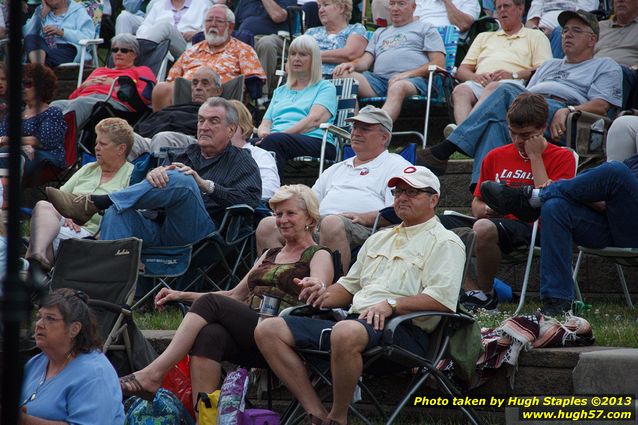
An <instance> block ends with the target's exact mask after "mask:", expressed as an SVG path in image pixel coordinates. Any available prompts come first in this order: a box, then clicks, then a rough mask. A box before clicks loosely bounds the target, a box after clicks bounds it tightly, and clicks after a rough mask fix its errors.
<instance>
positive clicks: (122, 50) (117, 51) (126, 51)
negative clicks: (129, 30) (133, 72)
mask: <svg viewBox="0 0 638 425" xmlns="http://www.w3.org/2000/svg"><path fill="white" fill-rule="evenodd" d="M132 51H133V49H127V48H126V47H111V52H113V53H119V52H122V53H124V54H127V53H131V52H132Z"/></svg>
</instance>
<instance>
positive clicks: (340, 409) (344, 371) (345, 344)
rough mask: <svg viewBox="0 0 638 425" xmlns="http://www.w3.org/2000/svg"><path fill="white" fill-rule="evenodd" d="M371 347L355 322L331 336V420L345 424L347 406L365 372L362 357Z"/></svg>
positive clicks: (344, 323)
mask: <svg viewBox="0 0 638 425" xmlns="http://www.w3.org/2000/svg"><path fill="white" fill-rule="evenodd" d="M367 344H368V332H366V329H365V327H364V326H363V325H362V324H361V323H359V322H356V321H354V320H343V321H341V322H339V323H337V324H336V325H335V326H334V328H332V333H331V335H330V347H331V350H332V352H331V355H330V368H331V370H332V398H333V402H332V410H331V411H330V414H328V418H329V419H332V420H335V421H337V422H339V423H340V424H345V423H346V422H347V421H348V406H349V405H350V401H351V400H352V395H353V394H354V389H355V386H356V385H357V381H358V380H359V377H360V376H361V372H362V369H363V358H362V357H361V353H363V350H365V347H366V345H367Z"/></svg>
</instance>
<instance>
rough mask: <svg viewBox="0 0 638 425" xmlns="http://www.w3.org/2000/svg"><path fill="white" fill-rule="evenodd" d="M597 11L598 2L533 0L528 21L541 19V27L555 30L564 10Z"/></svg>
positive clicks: (539, 24)
mask: <svg viewBox="0 0 638 425" xmlns="http://www.w3.org/2000/svg"><path fill="white" fill-rule="evenodd" d="M578 9H583V10H587V11H590V10H596V9H598V0H532V3H531V4H530V6H529V11H528V12H527V19H532V18H540V22H539V23H538V26H539V27H542V28H548V29H552V30H553V29H554V28H556V27H557V26H559V25H558V15H560V14H561V12H562V11H564V10H578Z"/></svg>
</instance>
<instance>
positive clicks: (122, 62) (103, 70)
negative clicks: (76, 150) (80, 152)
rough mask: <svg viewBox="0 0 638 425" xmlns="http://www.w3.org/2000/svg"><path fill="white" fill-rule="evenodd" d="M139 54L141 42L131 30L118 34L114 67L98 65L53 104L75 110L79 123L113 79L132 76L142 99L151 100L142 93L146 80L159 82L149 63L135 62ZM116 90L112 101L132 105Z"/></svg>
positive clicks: (123, 107) (116, 104)
mask: <svg viewBox="0 0 638 425" xmlns="http://www.w3.org/2000/svg"><path fill="white" fill-rule="evenodd" d="M139 54H140V45H139V43H138V41H137V39H136V38H135V36H133V35H131V34H119V35H116V36H115V37H113V38H112V39H111V57H112V58H113V66H114V68H107V67H100V68H96V69H95V70H94V71H93V72H92V73H91V75H89V76H88V78H87V79H86V80H85V81H84V82H83V83H82V84H81V85H80V87H78V88H77V89H75V91H73V93H71V94H70V95H69V99H68V100H56V101H55V102H52V103H51V105H52V106H57V107H58V108H60V109H62V112H64V113H65V114H66V113H68V112H71V111H73V112H75V122H76V124H77V126H78V127H79V126H80V125H81V124H82V123H84V122H85V121H86V120H87V119H88V118H89V117H90V116H91V111H92V110H93V106H95V104H96V103H97V102H99V101H102V100H105V99H106V98H107V95H108V93H109V90H110V88H111V84H112V83H113V80H114V79H116V78H118V77H123V76H125V77H130V78H131V79H132V80H133V81H135V84H136V86H137V92H138V93H139V95H140V97H141V98H142V100H143V101H144V102H145V103H147V104H149V103H150V99H146V98H145V97H144V96H143V95H142V93H143V92H144V88H145V87H146V84H147V83H146V80H150V81H152V82H153V83H155V82H156V79H155V75H154V74H153V71H151V69H150V68H149V67H147V66H135V61H136V59H137V58H138V56H139ZM115 88H116V90H115V91H114V92H113V97H112V98H111V100H110V101H109V103H110V104H111V105H112V106H113V107H114V108H115V109H119V110H121V111H128V110H130V109H132V108H131V107H130V105H129V104H128V103H126V102H125V101H124V100H122V99H120V98H119V97H118V95H117V84H116V87H115Z"/></svg>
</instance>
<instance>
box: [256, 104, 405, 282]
mask: <svg viewBox="0 0 638 425" xmlns="http://www.w3.org/2000/svg"><path fill="white" fill-rule="evenodd" d="M350 121H352V122H353V128H352V134H351V145H352V149H353V150H354V152H355V156H354V157H352V158H348V159H346V160H345V161H342V162H340V163H338V164H335V165H333V166H332V167H330V168H328V169H327V170H326V171H325V172H324V173H323V174H322V175H321V176H320V177H319V179H318V180H317V182H316V183H315V184H314V186H313V187H312V189H313V190H314V191H315V193H316V194H317V197H318V198H319V213H320V214H321V217H322V219H321V224H320V226H319V242H320V243H321V244H322V245H324V246H326V247H328V248H330V249H332V250H333V251H339V252H340V253H341V262H342V265H343V271H344V272H346V271H347V270H348V268H349V266H350V260H351V254H350V251H351V250H352V249H354V248H356V247H358V246H360V245H361V244H362V243H363V242H364V241H365V240H366V239H367V238H368V236H370V233H371V228H372V225H373V224H374V220H375V218H376V217H377V213H378V211H379V210H381V209H383V208H385V207H388V206H390V205H392V202H393V198H392V194H391V193H390V190H389V189H388V187H387V184H388V180H390V178H391V177H392V176H394V175H396V174H397V173H398V172H399V171H400V170H402V169H404V168H405V167H407V166H409V165H410V163H409V162H408V161H406V160H405V159H403V158H402V157H401V156H399V155H397V154H393V153H389V152H388V145H389V144H390V138H391V137H392V120H391V119H390V116H389V115H388V114H387V113H386V112H385V111H383V110H382V109H379V108H375V107H374V106H366V107H364V108H362V109H361V110H360V111H359V114H358V115H357V116H355V117H353V118H350ZM282 243H283V242H282V241H281V240H280V236H279V232H277V229H276V227H275V219H274V217H273V218H270V217H269V218H265V219H263V220H262V221H261V222H260V223H259V227H258V228H257V250H258V252H262V251H263V250H264V249H267V248H274V247H277V246H281V245H282Z"/></svg>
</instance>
